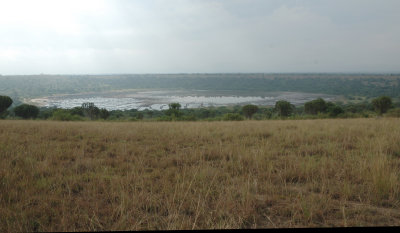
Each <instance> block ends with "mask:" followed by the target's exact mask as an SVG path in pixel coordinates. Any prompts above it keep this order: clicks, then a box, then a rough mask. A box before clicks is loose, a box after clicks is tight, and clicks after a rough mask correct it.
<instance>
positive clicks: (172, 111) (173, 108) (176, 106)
mask: <svg viewBox="0 0 400 233" xmlns="http://www.w3.org/2000/svg"><path fill="white" fill-rule="evenodd" d="M168 108H169V109H168V110H167V111H166V112H165V114H166V115H168V116H175V117H180V116H181V115H182V113H181V112H180V108H181V104H180V103H170V104H168Z"/></svg>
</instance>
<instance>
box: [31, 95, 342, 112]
mask: <svg viewBox="0 0 400 233" xmlns="http://www.w3.org/2000/svg"><path fill="white" fill-rule="evenodd" d="M319 97H321V98H323V99H325V100H326V101H332V100H334V99H335V96H331V95H324V94H310V93H299V92H271V93H248V92H247V93H241V92H233V91H220V92H218V91H200V90H194V91H181V90H179V91H174V90H156V91H129V92H108V93H91V94H74V95H63V96H51V97H44V98H37V99H32V100H31V101H30V102H32V103H34V104H36V105H39V106H43V107H58V108H66V109H68V108H73V107H78V106H81V105H82V103H85V102H92V103H94V104H95V105H96V106H97V107H99V108H105V109H107V110H129V109H138V110H144V109H151V110H164V109H168V104H169V103H180V104H181V106H182V108H199V107H211V106H214V107H219V106H229V105H245V104H255V105H259V106H273V105H275V102H276V101H278V100H286V101H289V102H291V103H292V104H294V105H300V104H304V103H305V102H307V101H310V100H313V99H316V98H319Z"/></svg>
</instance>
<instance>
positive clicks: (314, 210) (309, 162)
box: [0, 118, 400, 232]
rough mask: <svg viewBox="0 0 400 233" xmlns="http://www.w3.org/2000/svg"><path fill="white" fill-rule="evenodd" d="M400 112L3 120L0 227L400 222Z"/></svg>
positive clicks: (85, 228)
mask: <svg viewBox="0 0 400 233" xmlns="http://www.w3.org/2000/svg"><path fill="white" fill-rule="evenodd" d="M399 175H400V119H390V118H387V119H386V118H380V119H337V120H333V119H330V120H301V121H289V120H286V121H244V122H132V123H106V122H52V121H8V120H3V121H0V231H1V232H16V231H93V230H154V229H164V230H167V229H224V228H275V227H278V228H286V227H333V226H334V227H339V226H391V225H400V209H399V207H400V184H399V178H400V176H399Z"/></svg>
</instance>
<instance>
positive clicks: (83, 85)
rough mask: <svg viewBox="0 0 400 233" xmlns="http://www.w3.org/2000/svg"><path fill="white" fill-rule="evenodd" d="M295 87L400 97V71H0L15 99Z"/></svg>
mask: <svg viewBox="0 0 400 233" xmlns="http://www.w3.org/2000/svg"><path fill="white" fill-rule="evenodd" d="M149 88H150V89H185V90H233V91H235V90H240V91H259V92H264V91H265V92H270V91H293V92H308V93H323V94H332V95H343V96H345V97H347V98H352V97H354V96H363V97H368V98H370V97H376V96H380V95H387V96H390V97H394V98H399V97H400V74H263V73H255V74H241V73H238V74H231V73H226V74H117V75H23V76H4V75H3V76H0V95H8V96H11V97H12V98H14V99H19V100H21V99H23V98H34V97H42V96H49V95H56V94H73V93H82V92H103V91H114V90H123V89H149Z"/></svg>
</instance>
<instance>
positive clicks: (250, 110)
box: [242, 104, 258, 119]
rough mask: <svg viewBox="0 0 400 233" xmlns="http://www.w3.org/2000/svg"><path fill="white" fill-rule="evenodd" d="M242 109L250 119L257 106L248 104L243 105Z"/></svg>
mask: <svg viewBox="0 0 400 233" xmlns="http://www.w3.org/2000/svg"><path fill="white" fill-rule="evenodd" d="M242 111H243V113H244V115H245V116H246V117H247V118H249V119H251V117H252V116H253V115H254V113H256V112H257V111H258V107H257V106H256V105H252V104H248V105H245V106H243V108H242Z"/></svg>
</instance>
